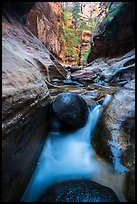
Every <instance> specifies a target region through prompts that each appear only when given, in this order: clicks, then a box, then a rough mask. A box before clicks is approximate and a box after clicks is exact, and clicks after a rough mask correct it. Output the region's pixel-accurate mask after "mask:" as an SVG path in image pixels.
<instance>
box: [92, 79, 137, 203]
mask: <svg viewBox="0 0 137 204" xmlns="http://www.w3.org/2000/svg"><path fill="white" fill-rule="evenodd" d="M91 142H92V144H93V147H94V149H95V150H96V152H97V153H98V154H99V155H100V156H101V157H103V158H105V159H106V160H108V161H110V162H111V163H112V164H113V165H114V168H115V170H116V171H117V172H119V173H122V174H124V173H126V174H128V176H126V180H128V181H125V186H124V188H125V189H126V190H125V192H126V193H125V197H126V198H127V200H128V201H129V200H132V201H134V199H135V190H134V189H135V186H134V183H135V177H134V172H135V80H131V81H129V82H128V83H127V84H126V85H124V86H123V87H122V88H121V89H120V90H119V91H117V92H116V93H115V94H114V97H113V98H112V100H111V102H110V104H109V105H108V107H107V108H106V109H105V111H104V112H103V114H102V116H101V118H100V120H99V121H98V124H97V127H96V130H95V133H94V135H93V137H92V141H91ZM131 172H132V173H131ZM131 175H132V176H131ZM129 183H130V185H129ZM127 185H128V187H127Z"/></svg>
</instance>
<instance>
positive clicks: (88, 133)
mask: <svg viewBox="0 0 137 204" xmlns="http://www.w3.org/2000/svg"><path fill="white" fill-rule="evenodd" d="M110 98H111V97H110V96H109V95H108V96H107V97H106V99H105V101H104V104H105V105H107V103H108V102H109V100H110ZM102 110H103V108H102V106H101V105H97V106H96V107H95V108H93V109H91V110H90V109H89V116H88V120H87V123H86V125H85V126H84V127H82V128H80V129H78V130H75V131H68V132H59V131H50V132H49V134H48V136H47V139H46V141H45V144H44V146H43V149H42V151H41V154H40V157H39V160H38V163H37V166H36V168H35V171H34V174H33V176H32V178H31V180H30V183H29V185H28V187H27V189H26V191H25V193H24V195H23V197H22V200H21V201H22V202H27V201H28V202H33V201H34V202H36V201H37V200H38V198H39V196H40V195H41V194H42V193H43V192H44V191H45V189H46V188H47V187H48V186H49V185H50V184H52V183H54V182H55V181H61V180H62V181H64V180H69V179H81V178H87V179H90V180H92V181H95V182H97V183H100V184H102V185H105V186H108V187H110V188H111V189H113V190H114V192H115V193H116V194H117V196H118V198H119V199H120V201H125V198H124V196H123V194H122V182H123V179H124V175H123V174H119V173H118V172H116V171H115V169H114V167H113V166H112V165H111V164H109V163H107V162H105V161H103V160H102V159H101V158H99V157H98V156H97V155H96V153H95V152H94V150H93V148H92V146H91V142H90V141H91V137H92V134H93V131H94V129H95V126H96V123H97V121H98V118H99V116H100V114H101V112H102Z"/></svg>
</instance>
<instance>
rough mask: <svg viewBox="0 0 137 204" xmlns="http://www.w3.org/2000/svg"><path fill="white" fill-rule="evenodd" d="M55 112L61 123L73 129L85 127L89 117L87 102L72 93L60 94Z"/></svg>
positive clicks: (54, 103)
mask: <svg viewBox="0 0 137 204" xmlns="http://www.w3.org/2000/svg"><path fill="white" fill-rule="evenodd" d="M53 111H54V112H55V114H56V116H57V117H58V118H59V119H60V120H61V121H63V122H65V123H66V124H68V125H70V126H72V127H73V128H80V127H83V126H84V125H85V123H86V121H87V117H88V106H87V104H86V102H85V100H84V99H83V98H82V97H80V96H79V95H77V94H74V93H70V92H66V93H60V94H59V95H58V96H57V97H56V98H55V100H54V101H53Z"/></svg>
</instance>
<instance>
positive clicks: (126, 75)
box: [71, 49, 135, 85]
mask: <svg viewBox="0 0 137 204" xmlns="http://www.w3.org/2000/svg"><path fill="white" fill-rule="evenodd" d="M71 77H72V79H73V80H78V81H82V82H86V81H90V82H91V83H95V82H96V81H97V82H100V81H104V82H107V83H109V84H111V85H113V84H114V85H121V82H124V83H123V85H124V84H125V83H126V82H127V81H129V80H132V79H134V78H135V50H134V49H133V50H131V51H130V52H128V53H126V54H125V55H123V56H121V57H114V58H98V59H96V60H94V61H93V62H91V63H90V64H89V65H87V67H86V68H83V69H82V70H80V71H75V72H74V73H72V74H71Z"/></svg>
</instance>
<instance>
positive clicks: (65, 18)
mask: <svg viewBox="0 0 137 204" xmlns="http://www.w3.org/2000/svg"><path fill="white" fill-rule="evenodd" d="M61 19H62V21H63V22H64V24H65V25H66V26H67V25H68V14H67V12H66V11H61Z"/></svg>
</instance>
